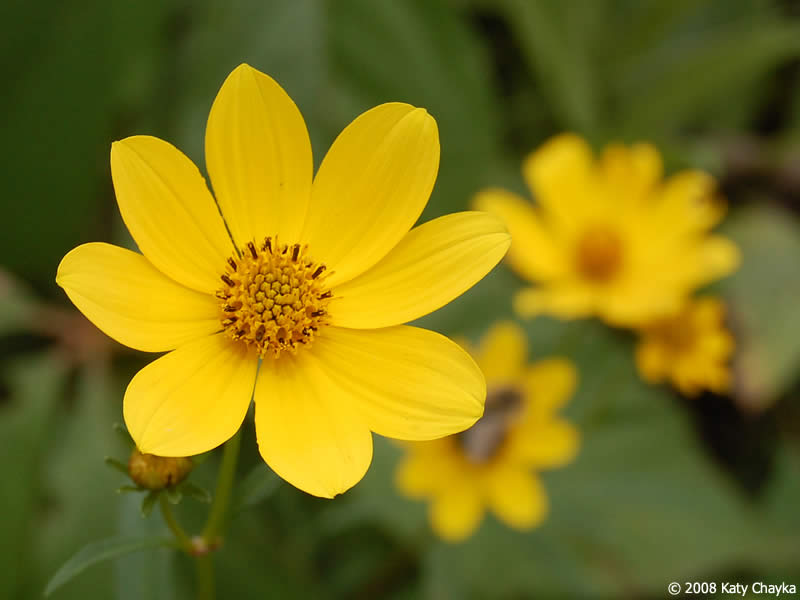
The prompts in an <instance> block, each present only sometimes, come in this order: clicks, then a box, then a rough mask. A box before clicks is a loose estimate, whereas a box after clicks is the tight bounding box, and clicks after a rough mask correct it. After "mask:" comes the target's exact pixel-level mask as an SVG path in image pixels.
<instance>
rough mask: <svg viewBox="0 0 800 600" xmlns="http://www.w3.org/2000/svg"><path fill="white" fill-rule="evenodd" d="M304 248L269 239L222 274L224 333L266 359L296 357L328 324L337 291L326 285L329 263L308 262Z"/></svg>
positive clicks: (244, 252)
mask: <svg viewBox="0 0 800 600" xmlns="http://www.w3.org/2000/svg"><path fill="white" fill-rule="evenodd" d="M306 249H307V247H306V246H301V245H300V244H292V245H288V244H283V245H278V242H277V238H274V239H273V238H270V237H267V238H265V239H264V242H263V243H262V244H261V245H260V246H256V245H255V244H254V243H253V242H248V243H247V244H246V245H245V247H244V248H242V249H241V252H240V256H233V257H231V258H229V259H228V266H227V267H226V270H225V273H223V274H222V275H221V276H220V279H222V282H223V284H224V285H223V286H222V288H220V289H219V290H217V294H216V295H217V298H219V300H220V310H221V313H222V315H221V317H220V320H221V321H222V327H223V328H224V330H225V333H227V334H228V336H229V337H230V338H232V339H234V340H237V341H241V342H244V343H245V344H247V345H248V346H253V347H254V348H255V349H256V350H257V351H258V354H259V356H261V357H262V358H264V357H265V356H267V355H269V354H271V355H272V356H273V357H275V358H277V357H278V356H279V355H280V354H281V352H283V351H285V350H288V351H290V352H291V353H292V354H294V353H296V352H297V348H298V347H299V346H298V344H300V345H305V346H308V345H310V344H311V343H312V342H313V340H314V335H315V334H316V332H317V330H318V329H319V328H320V326H323V325H325V324H326V323H327V315H328V313H327V310H326V309H327V306H328V303H329V302H330V301H331V297H332V296H333V293H332V292H331V290H329V289H327V288H326V287H325V285H324V280H325V276H326V275H327V273H325V265H323V264H321V263H315V262H314V261H312V260H310V259H309V258H308V256H307V253H306Z"/></svg>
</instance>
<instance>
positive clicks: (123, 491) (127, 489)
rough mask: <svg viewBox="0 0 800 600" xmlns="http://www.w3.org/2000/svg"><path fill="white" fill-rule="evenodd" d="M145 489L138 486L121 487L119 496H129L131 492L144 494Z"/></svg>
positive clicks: (118, 489) (118, 491) (118, 490)
mask: <svg viewBox="0 0 800 600" xmlns="http://www.w3.org/2000/svg"><path fill="white" fill-rule="evenodd" d="M143 491H144V489H143V488H140V487H139V486H136V485H121V486H119V487H118V488H117V493H118V494H128V493H130V492H143Z"/></svg>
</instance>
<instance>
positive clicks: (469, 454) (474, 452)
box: [456, 385, 523, 464]
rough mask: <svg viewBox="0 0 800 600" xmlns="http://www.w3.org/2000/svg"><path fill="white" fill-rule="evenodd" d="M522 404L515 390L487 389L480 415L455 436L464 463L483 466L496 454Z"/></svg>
mask: <svg viewBox="0 0 800 600" xmlns="http://www.w3.org/2000/svg"><path fill="white" fill-rule="evenodd" d="M522 403H523V393H522V390H520V389H519V388H517V387H514V386H509V385H503V386H496V387H493V388H489V389H488V390H487V392H486V404H485V406H484V410H483V416H482V417H481V418H480V419H478V421H477V422H476V423H475V424H474V425H473V426H472V427H470V428H469V429H467V430H465V431H462V432H461V433H458V434H456V440H457V441H458V444H459V445H460V446H461V450H462V451H463V452H464V456H466V458H467V460H469V461H470V462H471V463H475V464H484V463H487V462H489V461H490V460H491V459H492V458H494V457H495V456H496V455H497V453H498V451H499V450H500V447H501V446H502V445H503V442H504V441H505V439H506V436H507V435H508V430H509V428H510V427H511V425H512V424H513V423H514V421H515V420H516V418H517V417H518V416H519V413H520V412H521V410H522Z"/></svg>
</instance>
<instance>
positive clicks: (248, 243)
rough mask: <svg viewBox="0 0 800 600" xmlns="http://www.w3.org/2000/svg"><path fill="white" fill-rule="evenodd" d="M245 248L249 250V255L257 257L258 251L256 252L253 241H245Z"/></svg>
mask: <svg viewBox="0 0 800 600" xmlns="http://www.w3.org/2000/svg"><path fill="white" fill-rule="evenodd" d="M247 249H248V250H250V255H251V256H252V257H253V258H258V252H256V247H255V246H254V245H253V242H247Z"/></svg>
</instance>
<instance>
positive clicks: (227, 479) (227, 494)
mask: <svg viewBox="0 0 800 600" xmlns="http://www.w3.org/2000/svg"><path fill="white" fill-rule="evenodd" d="M241 438H242V434H241V429H240V430H239V431H237V432H236V434H235V435H234V436H233V437H232V438H231V439H229V440H228V441H227V442H226V443H225V446H224V447H223V450H222V464H221V465H220V467H219V475H217V488H216V491H215V492H214V500H213V502H212V504H211V510H210V512H209V514H208V521H206V526H205V527H204V528H203V540H204V541H205V543H206V545H207V546H209V547H214V546H215V545H216V542H217V538H218V537H219V535H220V532H221V531H222V528H223V526H224V525H225V517H226V516H227V512H228V503H229V501H230V498H231V490H232V488H233V479H234V476H235V475H236V462H237V461H238V459H239V446H240V445H241Z"/></svg>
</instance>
